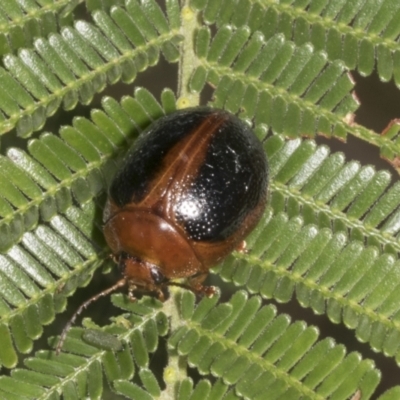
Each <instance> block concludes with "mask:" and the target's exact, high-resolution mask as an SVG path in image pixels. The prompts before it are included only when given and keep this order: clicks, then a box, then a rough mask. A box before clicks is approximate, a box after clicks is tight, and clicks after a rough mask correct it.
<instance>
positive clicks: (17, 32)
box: [0, 0, 79, 56]
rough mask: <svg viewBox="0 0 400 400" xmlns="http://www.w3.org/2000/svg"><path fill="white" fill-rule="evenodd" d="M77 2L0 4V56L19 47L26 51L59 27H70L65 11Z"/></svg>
mask: <svg viewBox="0 0 400 400" xmlns="http://www.w3.org/2000/svg"><path fill="white" fill-rule="evenodd" d="M78 2H79V0H72V1H71V0H54V1H40V0H32V1H18V0H7V1H3V2H2V3H1V6H0V56H2V55H4V54H7V53H14V52H15V51H16V50H18V49H19V48H21V47H30V46H31V45H32V43H33V41H34V39H36V38H37V37H39V36H43V37H46V36H48V35H49V34H51V33H55V32H57V30H58V29H59V27H61V26H65V25H70V24H71V18H70V16H67V17H64V15H65V8H66V6H68V8H71V7H73V6H75V5H76V4H77V3H78Z"/></svg>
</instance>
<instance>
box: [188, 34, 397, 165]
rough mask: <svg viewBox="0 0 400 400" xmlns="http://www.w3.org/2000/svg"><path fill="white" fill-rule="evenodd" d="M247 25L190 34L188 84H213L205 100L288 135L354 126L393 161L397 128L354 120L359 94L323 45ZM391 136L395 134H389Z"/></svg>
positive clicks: (195, 87)
mask: <svg viewBox="0 0 400 400" xmlns="http://www.w3.org/2000/svg"><path fill="white" fill-rule="evenodd" d="M250 34H251V32H250V30H249V28H248V27H242V28H239V29H234V28H232V27H231V26H223V27H221V28H220V29H219V30H218V31H217V32H216V34H215V36H214V37H213V38H212V41H210V38H211V33H210V29H209V28H207V27H203V28H201V29H200V30H199V32H198V34H197V37H196V54H197V56H198V58H199V66H198V67H197V68H196V70H195V71H194V72H193V75H192V77H191V81H190V88H191V90H192V91H194V92H198V91H201V90H202V88H203V87H204V85H205V83H206V82H209V83H211V85H213V86H214V87H215V92H214V94H213V99H214V100H213V102H212V103H211V105H213V106H215V107H220V108H226V109H228V110H230V111H231V112H233V113H239V114H240V115H241V117H242V118H246V119H249V120H254V121H255V123H256V124H258V125H259V124H264V125H266V126H269V127H271V128H272V129H273V130H274V132H276V133H279V134H283V135H285V136H288V137H299V136H304V135H306V136H314V135H316V134H323V135H324V136H336V137H338V138H340V139H346V136H347V134H352V135H354V136H356V137H358V138H360V139H362V140H366V141H368V142H369V143H371V144H374V145H376V146H378V147H379V148H380V149H381V155H382V157H385V158H387V159H388V160H390V161H392V162H395V160H396V157H397V156H398V154H400V141H399V140H397V139H396V137H397V135H390V134H385V135H377V134H376V133H375V132H373V131H371V130H369V129H366V128H364V127H362V126H360V125H357V124H354V123H353V114H352V113H353V112H354V111H355V110H356V108H357V107H358V102H357V101H356V99H355V98H354V96H353V93H352V89H353V85H354V82H353V80H352V79H351V77H350V75H349V71H348V69H347V68H346V67H345V65H344V64H343V63H342V62H341V61H334V62H329V61H328V60H327V57H326V54H325V52H323V51H317V52H316V51H315V50H314V49H313V47H312V46H311V45H310V44H309V43H307V44H304V45H301V46H297V45H295V43H294V42H291V41H288V40H285V38H284V36H283V35H282V34H277V35H275V36H273V37H272V38H270V39H269V40H268V41H265V40H264V38H263V36H262V34H260V33H259V32H256V33H254V34H253V35H250ZM392 136H395V138H393V137H392Z"/></svg>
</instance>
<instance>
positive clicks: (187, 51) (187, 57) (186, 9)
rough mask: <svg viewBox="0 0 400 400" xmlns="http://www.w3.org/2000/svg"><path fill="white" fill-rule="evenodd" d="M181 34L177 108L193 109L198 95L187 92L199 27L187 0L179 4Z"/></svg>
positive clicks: (195, 58) (195, 63)
mask: <svg viewBox="0 0 400 400" xmlns="http://www.w3.org/2000/svg"><path fill="white" fill-rule="evenodd" d="M181 5H182V8H181V34H182V35H183V37H184V39H183V41H182V43H181V48H180V53H181V57H180V61H179V73H178V102H177V106H178V108H186V107H194V106H198V105H199V101H200V95H199V93H193V92H190V90H189V81H190V77H191V75H192V73H193V71H194V70H195V69H196V67H197V65H198V59H197V57H196V54H195V52H194V43H195V34H196V30H197V28H198V26H199V21H198V18H199V16H198V13H196V12H195V11H194V10H193V9H191V8H190V6H189V0H182V2H181Z"/></svg>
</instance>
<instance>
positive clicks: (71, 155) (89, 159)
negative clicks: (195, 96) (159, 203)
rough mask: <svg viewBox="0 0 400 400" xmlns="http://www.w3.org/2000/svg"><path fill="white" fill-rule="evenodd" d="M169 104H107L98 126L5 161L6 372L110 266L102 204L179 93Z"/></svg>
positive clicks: (39, 143) (45, 140)
mask: <svg viewBox="0 0 400 400" xmlns="http://www.w3.org/2000/svg"><path fill="white" fill-rule="evenodd" d="M162 101H163V107H162V106H161V105H160V104H159V103H158V102H157V101H156V100H155V98H154V97H153V96H152V95H151V94H150V93H149V92H148V91H146V90H144V89H138V90H136V92H135V98H132V97H125V98H124V99H123V100H122V102H121V104H118V103H117V102H115V101H114V100H112V99H110V98H106V99H104V101H103V106H104V110H105V112H104V111H99V110H97V111H94V112H93V114H92V119H93V122H90V121H89V120H87V119H84V118H80V119H77V120H75V126H74V127H64V128H63V129H62V130H61V134H60V136H61V137H56V136H54V135H51V134H44V135H43V136H42V137H41V138H40V139H36V140H33V141H31V142H30V144H29V151H30V155H28V154H27V153H25V152H23V151H20V150H18V151H17V150H16V149H11V150H10V151H9V152H8V156H9V157H2V158H0V164H1V165H2V166H3V168H1V170H2V173H1V175H0V184H1V185H2V187H3V190H2V193H1V203H2V204H3V212H4V214H3V215H2V216H3V219H2V220H1V222H0V224H1V235H0V237H1V239H0V242H1V247H2V249H3V252H4V254H3V255H0V277H1V279H0V284H1V288H0V289H1V290H0V315H1V317H0V331H1V332H0V333H1V335H2V338H3V339H4V340H3V343H4V346H1V349H0V364H4V365H7V366H9V367H11V366H13V365H14V364H15V363H16V361H17V355H16V352H15V347H16V349H17V350H18V351H19V352H23V353H25V352H28V351H30V350H31V348H32V341H33V340H35V339H37V338H38V337H40V335H41V333H42V325H45V324H48V323H50V322H51V321H52V320H53V319H54V315H55V314H56V313H58V312H60V311H62V309H63V308H64V307H65V296H67V295H69V294H71V293H72V292H73V291H74V290H75V289H76V288H77V287H78V286H81V285H83V284H84V283H86V282H87V280H88V279H89V278H90V276H91V274H92V273H93V270H94V269H95V268H96V267H97V266H98V265H99V264H100V263H101V262H103V261H104V259H105V258H106V256H107V254H108V250H107V249H106V246H105V243H104V238H103V235H102V232H101V207H98V206H97V204H96V203H95V201H94V196H96V195H98V194H99V193H100V192H102V191H104V189H106V187H107V186H108V183H107V182H108V180H109V178H110V177H111V176H112V174H113V171H114V170H115V161H114V160H113V159H115V157H116V156H118V152H119V149H120V147H125V149H126V147H127V146H126V143H127V142H129V141H131V140H132V139H133V138H134V137H135V136H136V135H137V133H138V131H140V130H141V129H142V128H144V127H146V126H147V125H148V124H149V123H150V122H151V121H152V120H154V119H157V118H159V117H160V116H162V115H164V112H165V111H164V110H169V111H171V110H173V109H174V107H175V98H174V95H173V93H172V92H171V91H169V90H166V91H164V92H163V95H162ZM74 203H77V204H80V207H76V206H74V205H73V204H74ZM94 221H95V223H96V224H97V225H95V226H94V225H93V223H94ZM6 250H7V251H6ZM54 293H56V295H54ZM12 338H13V340H14V342H13V340H12Z"/></svg>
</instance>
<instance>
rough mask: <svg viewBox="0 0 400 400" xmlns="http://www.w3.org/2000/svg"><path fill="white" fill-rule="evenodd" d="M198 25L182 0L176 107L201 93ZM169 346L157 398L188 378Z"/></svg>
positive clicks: (194, 101) (173, 303) (167, 399)
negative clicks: (195, 88) (194, 82)
mask: <svg viewBox="0 0 400 400" xmlns="http://www.w3.org/2000/svg"><path fill="white" fill-rule="evenodd" d="M198 26H199V23H198V14H197V13H196V12H194V11H193V10H192V9H191V8H190V6H189V0H182V2H181V34H182V35H183V37H184V40H183V41H182V43H181V48H180V54H181V56H180V61H179V73H178V101H177V107H178V108H179V109H181V108H186V107H194V106H197V105H199V100H200V95H199V94H198V93H192V92H190V90H189V81H190V77H191V75H192V73H193V71H194V70H195V69H196V67H197V65H198V61H197V57H196V55H195V52H194V41H195V34H196V30H197V28H198ZM182 290H183V289H181V288H179V287H173V286H170V287H169V291H170V294H171V295H170V298H169V299H168V300H167V301H166V302H165V303H164V307H163V309H164V312H165V313H166V314H167V316H168V317H169V319H170V332H174V331H176V329H178V328H179V327H180V326H181V325H182V320H181V317H180V315H179V301H180V297H181V296H180V293H181V292H182ZM167 350H168V365H167V366H166V368H165V370H164V382H165V384H166V389H165V390H164V391H163V392H162V393H161V396H160V399H162V400H172V399H175V398H176V397H177V390H178V385H179V383H181V382H182V381H183V380H184V379H185V378H187V362H186V358H185V357H181V356H179V354H178V353H177V352H176V350H171V349H167Z"/></svg>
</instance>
